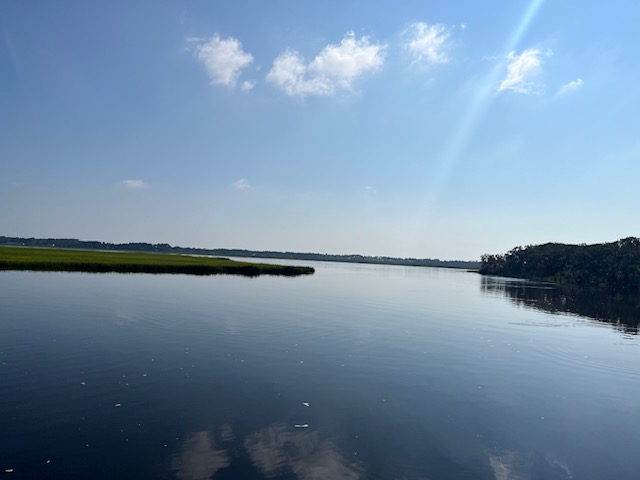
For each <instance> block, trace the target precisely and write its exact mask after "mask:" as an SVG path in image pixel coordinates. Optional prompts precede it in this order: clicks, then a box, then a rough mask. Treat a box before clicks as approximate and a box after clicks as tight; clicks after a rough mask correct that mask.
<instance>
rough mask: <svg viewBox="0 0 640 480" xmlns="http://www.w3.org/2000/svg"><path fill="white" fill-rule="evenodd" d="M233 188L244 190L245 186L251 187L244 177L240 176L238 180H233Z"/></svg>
mask: <svg viewBox="0 0 640 480" xmlns="http://www.w3.org/2000/svg"><path fill="white" fill-rule="evenodd" d="M233 188H235V189H236V190H246V189H247V188H251V185H250V184H249V182H248V181H247V180H246V179H244V178H241V179H240V180H238V181H236V182H233Z"/></svg>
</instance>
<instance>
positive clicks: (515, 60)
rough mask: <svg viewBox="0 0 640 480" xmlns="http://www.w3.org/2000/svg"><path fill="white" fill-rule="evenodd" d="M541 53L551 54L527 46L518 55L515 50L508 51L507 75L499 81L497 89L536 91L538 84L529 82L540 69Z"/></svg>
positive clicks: (500, 90)
mask: <svg viewBox="0 0 640 480" xmlns="http://www.w3.org/2000/svg"><path fill="white" fill-rule="evenodd" d="M542 55H551V52H550V51H548V52H546V53H543V52H542V51H541V50H539V49H537V48H529V49H527V50H525V51H523V52H522V53H521V54H520V55H516V53H515V52H511V53H509V65H508V66H507V75H506V76H505V77H504V79H503V80H502V83H500V87H499V88H498V91H499V92H505V91H508V90H511V91H512V92H516V93H525V94H527V93H535V92H536V91H538V88H539V85H537V84H535V83H533V82H531V77H533V76H535V75H536V74H537V73H538V72H539V71H540V67H541V65H542V60H541V56H542Z"/></svg>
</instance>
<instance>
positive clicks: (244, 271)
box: [0, 245, 315, 277]
mask: <svg viewBox="0 0 640 480" xmlns="http://www.w3.org/2000/svg"><path fill="white" fill-rule="evenodd" d="M0 270H27V271H48V272H51V271H53V272H87V273H152V274H188V275H220V274H226V275H242V276H246V277H256V276H259V275H283V276H289V277H293V276H298V275H310V274H312V273H314V272H315V270H314V269H313V268H312V267H304V266H293V265H271V264H264V263H262V264H261V263H249V262H238V261H235V260H230V259H228V258H210V257H196V256H189V255H176V254H163V253H147V252H143V253H141V252H108V251H96V250H93V251H92V250H73V249H56V248H46V247H45V248H42V247H40V248H38V247H23V246H15V245H13V246H7V245H5V246H0Z"/></svg>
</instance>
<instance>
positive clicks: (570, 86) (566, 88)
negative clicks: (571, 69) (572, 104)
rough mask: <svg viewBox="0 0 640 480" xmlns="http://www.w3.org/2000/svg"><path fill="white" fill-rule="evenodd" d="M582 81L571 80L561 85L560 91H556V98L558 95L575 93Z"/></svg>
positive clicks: (577, 79)
mask: <svg viewBox="0 0 640 480" xmlns="http://www.w3.org/2000/svg"><path fill="white" fill-rule="evenodd" d="M582 83H583V82H582V79H581V78H576V79H575V80H572V81H571V82H569V83H567V84H565V85H562V86H561V87H560V90H558V94H557V95H558V96H560V95H565V94H567V93H571V92H575V91H576V90H577V89H578V88H580V87H581V86H582Z"/></svg>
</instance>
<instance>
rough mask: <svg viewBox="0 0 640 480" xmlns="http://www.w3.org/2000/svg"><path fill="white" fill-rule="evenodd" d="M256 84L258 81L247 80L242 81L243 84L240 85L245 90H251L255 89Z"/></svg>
mask: <svg viewBox="0 0 640 480" xmlns="http://www.w3.org/2000/svg"><path fill="white" fill-rule="evenodd" d="M255 86H256V82H254V81H248V80H247V81H245V82H242V85H241V86H240V89H241V90H242V91H243V92H250V91H251V90H253V87H255Z"/></svg>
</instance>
